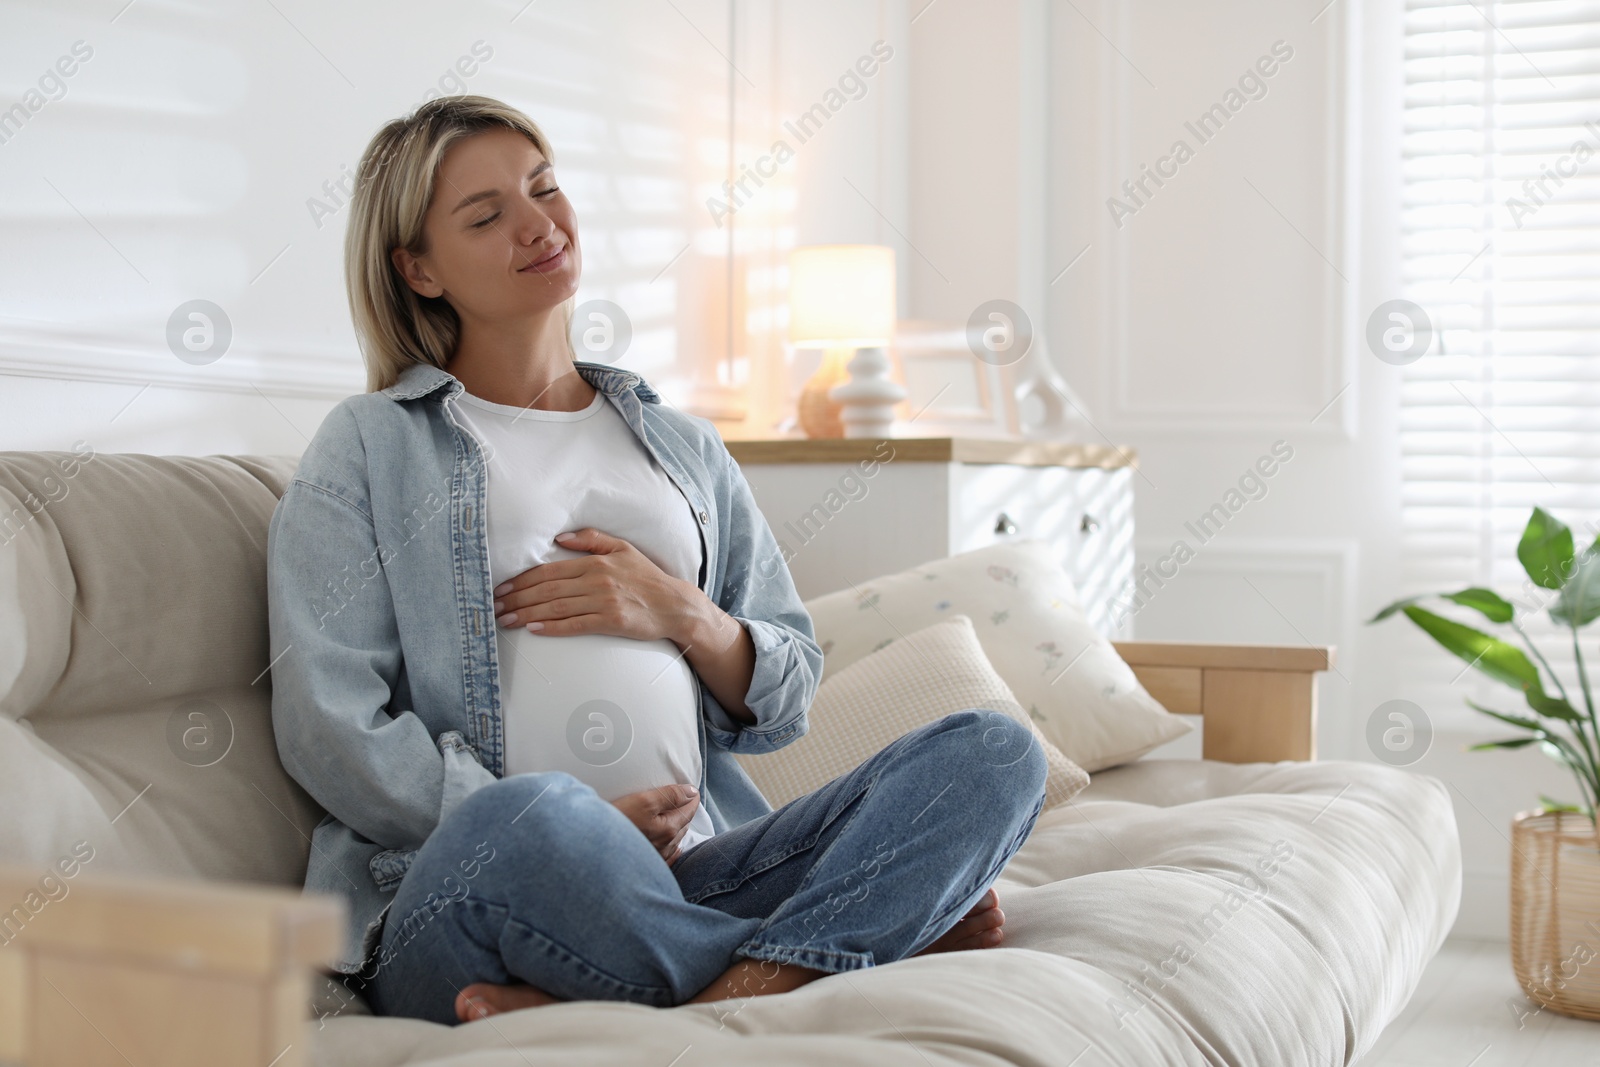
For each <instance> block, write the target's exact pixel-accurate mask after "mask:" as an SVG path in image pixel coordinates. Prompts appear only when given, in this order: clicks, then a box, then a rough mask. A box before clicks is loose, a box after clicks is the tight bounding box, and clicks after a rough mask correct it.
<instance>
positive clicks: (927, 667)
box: [734, 615, 1089, 811]
mask: <svg viewBox="0 0 1600 1067" xmlns="http://www.w3.org/2000/svg"><path fill="white" fill-rule="evenodd" d="M968 708H988V709H991V710H994V711H998V712H1001V713H1002V714H1004V715H1007V716H1009V717H1011V718H1012V719H1015V720H1016V721H1017V722H1020V723H1026V724H1027V726H1028V728H1029V730H1030V731H1031V732H1032V733H1033V737H1034V740H1035V741H1036V742H1037V743H1038V744H1039V747H1040V748H1041V749H1042V750H1043V751H1044V755H1045V760H1046V762H1048V763H1049V765H1050V771H1049V774H1048V775H1047V776H1046V778H1045V800H1044V810H1045V811H1049V810H1050V809H1051V808H1053V807H1055V806H1056V805H1057V804H1065V803H1066V802H1067V801H1069V800H1071V799H1072V798H1073V797H1074V796H1076V795H1077V794H1078V792H1079V791H1080V790H1082V789H1083V788H1084V786H1086V785H1088V784H1089V776H1088V775H1087V774H1085V773H1084V771H1083V768H1081V767H1079V766H1078V765H1077V764H1075V763H1073V762H1072V761H1071V760H1069V759H1067V758H1066V757H1065V756H1063V755H1062V754H1061V751H1060V749H1058V748H1056V746H1055V745H1052V744H1051V743H1050V742H1049V741H1048V740H1047V739H1046V738H1045V736H1044V735H1043V734H1041V733H1040V732H1039V729H1038V727H1037V726H1035V725H1034V724H1033V723H1032V722H1030V721H1029V719H1028V715H1027V713H1026V712H1025V711H1023V710H1022V706H1021V705H1020V704H1018V703H1017V701H1016V698H1015V697H1013V696H1012V695H1011V690H1010V689H1008V688H1006V683H1005V681H1004V680H1003V679H1002V678H1001V677H1000V675H998V674H996V673H995V670H994V667H993V666H991V665H990V663H989V661H988V659H987V658H985V656H984V654H983V646H982V645H981V644H979V643H978V636H977V634H976V633H975V632H974V630H973V625H972V620H971V619H969V618H967V617H966V616H965V615H955V616H952V617H951V618H948V619H945V620H944V621H943V622H939V623H936V624H934V625H933V626H929V627H926V628H924V629H921V630H918V631H917V632H915V633H912V634H910V635H908V636H907V637H906V639H905V640H904V641H896V642H895V643H894V644H893V645H892V646H890V647H888V648H885V649H883V650H882V651H879V652H874V653H872V654H871V655H869V656H867V657H866V658H865V659H863V660H861V661H860V662H859V663H855V664H853V665H851V666H850V667H847V668H845V669H844V670H842V671H838V672H830V673H829V674H828V675H827V676H826V677H825V678H823V680H822V684H821V685H819V686H818V687H817V698H816V700H815V701H814V702H813V703H812V705H811V710H810V711H809V712H808V713H807V717H808V718H809V719H810V721H811V729H810V731H809V732H808V733H807V734H806V735H805V736H804V737H802V738H800V740H798V741H792V742H790V743H789V744H787V745H785V746H784V747H783V748H780V749H778V750H777V751H776V752H765V753H760V754H758V755H749V754H746V753H735V754H734V758H735V759H737V760H738V761H739V764H740V765H741V766H742V767H744V769H745V773H747V774H749V775H750V779H751V780H752V781H753V782H755V784H756V788H757V789H760V790H761V792H762V795H764V796H765V797H766V798H767V800H768V801H769V802H770V803H771V804H772V806H773V807H774V808H777V807H781V806H782V805H784V804H787V803H788V802H789V801H791V800H793V799H794V798H795V797H799V796H804V795H805V794H807V793H809V792H811V791H812V790H814V789H817V788H820V787H821V786H823V785H826V784H827V783H828V782H831V781H833V779H835V778H837V777H838V776H839V775H841V774H844V773H845V772H846V771H850V770H854V769H855V768H856V767H858V766H860V765H861V764H862V763H863V762H864V761H865V760H866V759H867V757H868V756H871V755H872V754H873V753H875V752H877V751H879V750H880V749H882V748H883V747H884V746H886V745H888V744H889V743H890V742H892V741H894V740H896V739H897V738H900V737H903V736H904V735H906V734H908V733H910V732H911V731H912V730H915V729H916V728H917V727H919V726H922V725H923V724H925V723H930V722H933V721H935V720H936V719H942V718H944V717H945V716H946V715H948V714H950V713H951V712H953V711H965V710H966V709H968Z"/></svg>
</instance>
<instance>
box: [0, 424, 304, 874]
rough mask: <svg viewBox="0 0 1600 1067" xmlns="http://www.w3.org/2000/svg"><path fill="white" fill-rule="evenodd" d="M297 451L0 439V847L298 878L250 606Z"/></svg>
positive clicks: (29, 861) (94, 864)
mask: <svg viewBox="0 0 1600 1067" xmlns="http://www.w3.org/2000/svg"><path fill="white" fill-rule="evenodd" d="M297 463H298V459H297V458H296V457H293V456H203V457H189V456H146V455H137V454H117V453H99V454H96V453H93V452H92V451H91V450H85V451H84V452H81V453H75V452H67V451H61V452H0V810H3V811H4V813H5V818H4V819H3V820H0V862H5V863H17V864H23V865H28V866H33V865H37V866H38V867H39V868H40V869H41V871H43V870H45V869H47V868H51V867H54V866H55V865H56V864H57V862H58V861H59V860H61V859H62V858H63V857H67V856H69V855H76V856H77V858H78V859H79V860H80V861H82V859H83V852H84V851H86V850H92V855H93V859H91V860H88V861H87V863H86V866H87V867H88V868H90V869H97V870H99V869H106V870H110V869H115V870H126V871H139V872H150V873H163V874H169V875H175V876H180V877H182V876H189V877H195V878H203V879H225V880H237V881H251V882H267V883H276V884H284V885H299V884H301V882H302V881H303V879H304V875H305V868H306V858H307V856H308V854H309V850H310V834H311V830H312V828H313V827H315V826H316V824H317V822H318V821H319V820H320V819H321V817H322V814H323V813H322V810H321V808H320V807H319V806H318V805H317V803H316V802H315V801H314V800H312V799H311V798H310V797H309V796H308V795H307V794H306V793H305V792H304V790H302V789H301V788H300V787H299V786H298V785H297V784H296V783H295V782H294V780H293V779H291V778H290V777H289V776H288V775H287V774H286V773H285V772H284V770H283V766H282V765H281V764H280V763H279V761H278V753H277V747H276V745H275V743H274V741H273V737H272V714H271V688H270V683H271V676H270V674H269V673H268V671H267V667H268V662H267V661H268V640H267V604H266V560H267V525H268V522H269V521H270V520H271V518H272V512H273V508H274V507H275V506H276V505H277V501H278V498H279V497H280V496H281V495H282V494H283V490H284V488H285V486H286V485H287V484H288V480H289V478H290V477H292V476H293V473H294V469H295V466H296V464H297ZM84 843H86V846H85V844H84Z"/></svg>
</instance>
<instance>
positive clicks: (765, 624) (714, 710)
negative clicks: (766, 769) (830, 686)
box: [703, 450, 822, 753]
mask: <svg viewBox="0 0 1600 1067" xmlns="http://www.w3.org/2000/svg"><path fill="white" fill-rule="evenodd" d="M723 454H724V456H725V457H726V460H727V467H726V469H725V471H724V473H723V480H724V485H725V487H726V492H725V494H724V496H725V499H724V500H723V501H722V509H723V514H722V516H721V520H722V522H723V523H724V524H725V537H724V540H723V545H724V553H723V555H724V558H725V559H726V560H727V565H726V569H725V577H724V580H723V583H722V590H721V594H720V596H719V598H718V600H717V606H718V607H720V608H721V609H722V610H723V611H725V612H727V613H728V614H729V615H731V616H733V618H735V619H737V620H738V621H739V623H740V625H742V626H743V627H744V628H745V629H746V630H748V631H749V632H750V639H751V641H752V642H753V643H754V645H755V650H756V661H755V671H754V673H753V674H752V675H751V677H750V689H749V692H748V693H746V695H745V703H746V704H748V705H749V707H750V710H751V711H752V712H754V713H755V716H756V721H755V722H754V723H742V722H739V721H738V720H736V719H734V718H733V717H732V716H731V715H729V714H728V712H727V710H726V709H724V708H723V707H722V705H720V704H718V703H717V700H716V698H715V697H714V696H712V695H711V692H710V690H708V689H707V690H703V691H704V693H705V707H706V732H707V736H708V737H709V739H710V740H711V741H712V742H713V743H715V744H716V745H717V746H718V747H720V748H725V749H728V750H729V751H731V752H750V753H756V752H771V751H773V750H774V749H779V748H782V747H783V746H784V745H787V744H788V743H789V742H791V741H795V740H798V739H799V738H801V737H804V736H805V734H806V731H807V730H808V729H810V723H809V721H808V720H807V718H806V712H807V711H808V710H809V709H810V708H811V702H812V700H813V699H815V697H816V695H817V685H818V684H819V683H820V682H821V680H822V649H821V647H819V646H818V645H817V640H816V630H815V628H814V627H813V626H812V623H811V614H810V613H809V612H808V611H806V608H805V604H804V603H803V602H802V601H801V599H800V594H799V593H798V592H796V591H795V587H794V579H793V577H791V576H790V574H789V565H788V564H787V563H786V562H784V559H783V554H782V552H781V550H780V549H779V547H778V542H777V539H776V538H775V537H773V535H772V528H771V527H770V526H768V525H767V520H766V517H765V516H764V515H762V514H761V509H760V508H758V507H757V506H756V501H755V497H754V495H753V494H752V493H751V492H750V485H749V483H748V482H746V481H745V477H744V472H743V471H741V470H740V469H739V465H738V464H737V463H735V462H734V460H733V457H732V456H731V455H729V454H728V453H727V452H726V450H724V453H723Z"/></svg>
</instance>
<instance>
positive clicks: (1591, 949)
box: [1511, 811, 1600, 1019]
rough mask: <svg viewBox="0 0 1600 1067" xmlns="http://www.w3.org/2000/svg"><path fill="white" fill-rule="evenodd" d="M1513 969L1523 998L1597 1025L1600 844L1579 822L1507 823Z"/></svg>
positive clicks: (1550, 817)
mask: <svg viewBox="0 0 1600 1067" xmlns="http://www.w3.org/2000/svg"><path fill="white" fill-rule="evenodd" d="M1511 966H1512V968H1513V969H1514V970H1515V971H1516V974H1517V981H1518V982H1520V983H1521V984H1522V991H1523V992H1524V993H1526V994H1527V995H1528V998H1529V999H1530V1000H1532V1001H1534V1002H1535V1003H1536V1004H1539V1005H1541V1006H1542V1007H1546V1008H1549V1009H1550V1010H1552V1011H1557V1012H1560V1013H1561V1014H1563V1015H1572V1016H1576V1017H1577V1018H1580V1019H1600V842H1597V841H1596V840H1595V834H1594V827H1593V825H1592V824H1591V823H1590V822H1589V820H1588V819H1587V818H1585V817H1584V816H1582V815H1573V814H1568V813H1565V812H1551V813H1549V814H1540V813H1538V812H1532V811H1525V812H1523V813H1521V814H1520V815H1518V816H1517V817H1516V818H1515V819H1514V820H1513V821H1512V824H1511Z"/></svg>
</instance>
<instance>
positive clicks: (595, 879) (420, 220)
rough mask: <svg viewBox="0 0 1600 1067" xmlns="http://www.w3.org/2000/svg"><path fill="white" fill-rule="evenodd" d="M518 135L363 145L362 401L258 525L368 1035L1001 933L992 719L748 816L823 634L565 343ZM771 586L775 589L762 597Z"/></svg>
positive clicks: (446, 101)
mask: <svg viewBox="0 0 1600 1067" xmlns="http://www.w3.org/2000/svg"><path fill="white" fill-rule="evenodd" d="M553 163H554V156H553V154H552V152H551V149H550V146H549V144H548V142H547V141H546V140H545V138H544V135H543V134H542V133H541V132H540V130H539V128H538V127H537V126H535V125H534V123H533V122H532V121H531V120H530V119H529V118H528V117H527V116H525V115H523V114H522V113H521V112H519V111H517V110H516V109H514V108H511V107H508V106H506V105H505V104H502V103H500V102H499V101H496V100H492V99H489V98H486V97H481V96H459V97H446V98H443V99H440V100H436V101H433V102H430V103H428V104H425V105H423V106H422V107H421V108H419V109H418V110H417V111H416V112H415V113H413V114H412V115H410V116H408V117H406V118H404V119H400V120H396V121H394V122H391V123H389V124H388V125H386V126H385V127H384V128H383V129H382V130H381V131H379V133H378V134H377V136H376V137H374V139H373V141H372V143H371V144H370V145H369V146H368V148H367V151H366V153H365V154H364V155H363V157H362V160H361V164H360V167H359V168H358V181H359V185H358V187H357V190H356V193H355V196H354V198H353V200H352V204H351V211H350V221H349V231H348V235H347V238H346V254H345V266H346V274H347V280H348V288H349V297H350V305H351V310H352V314H353V317H354V320H355V326H356V332H357V335H358V337H359V339H360V341H361V345H362V352H363V356H364V358H365V361H366V365H367V372H368V374H367V386H368V389H367V392H366V393H364V394H361V395H358V396H353V397H350V398H348V399H346V400H344V401H342V402H340V403H339V404H338V405H337V406H335V407H334V409H333V410H332V411H331V412H330V413H329V415H328V416H327V418H326V419H325V420H324V421H323V423H322V426H321V428H320V429H319V430H318V431H317V435H316V438H315V439H314V440H313V441H312V442H311V444H310V445H309V447H308V448H307V449H306V452H305V454H304V456H303V457H302V459H301V461H300V464H299V467H298V468H297V470H296V472H295V475H294V478H293V479H292V480H291V481H290V483H289V485H288V486H287V487H286V489H285V491H284V493H283V496H282V499H281V500H280V502H279V504H278V507H277V510H276V512H275V513H274V514H273V516H272V523H271V526H270V533H269V538H268V548H267V553H268V576H267V577H268V602H269V609H270V617H269V621H270V626H271V643H272V683H273V694H272V720H273V729H274V732H275V736H276V740H277V746H278V752H279V755H280V756H281V758H282V760H283V764H284V766H285V767H286V768H287V769H288V771H289V773H290V774H291V775H293V776H294V778H295V779H296V780H297V781H298V782H299V783H300V784H301V785H302V786H303V787H304V788H305V789H306V791H307V792H308V793H310V794H311V796H312V797H313V798H315V799H316V801H317V802H318V803H319V804H321V805H322V807H323V808H324V809H326V811H327V815H326V817H324V818H323V820H322V821H321V823H319V824H318V826H317V827H316V829H315V831H314V833H313V836H312V842H311V856H310V865H309V869H308V871H307V875H306V887H307V888H308V889H310V890H317V891H322V892H328V893H336V894H339V895H342V896H343V897H344V898H345V899H346V900H348V902H349V904H350V926H349V929H348V931H347V939H346V945H345V949H344V951H343V953H342V954H341V958H340V959H339V960H338V961H337V962H336V963H335V965H334V971H335V972H336V973H337V974H338V975H339V976H340V977H341V980H342V981H344V982H345V984H346V985H347V986H348V987H349V988H350V989H358V990H362V991H364V992H365V994H366V996H367V998H368V1002H369V1003H370V1005H371V1007H372V1010H373V1011H374V1012H376V1013H378V1014H380V1015H399V1016H409V1017H413V1018H419V1019H427V1020H432V1021H435V1022H439V1023H444V1024H454V1023H456V1022H459V1021H466V1020H471V1019H476V1018H481V1017H483V1016H485V1015H490V1014H493V1013H495V1012H498V1011H506V1010H511V1009H514V1008H521V1007H529V1006H534V1005H541V1004H549V1003H553V1002H556V1001H567V1000H625V1001H632V1002H635V1003H639V1004H647V1005H654V1006H658V1007H671V1006H674V1005H678V1004H684V1003H695V1002H702V1001H714V1000H720V999H725V998H728V997H733V996H750V995H763V994H770V993H780V992H784V991H786V990H791V989H794V988H796V987H798V986H800V985H803V984H805V983H806V982H808V981H811V980H813V979H816V978H819V977H822V976H823V975H826V974H832V973H836V972H840V971H848V970H852V969H856V968H861V967H870V966H874V965H877V964H881V963H889V962H892V961H895V960H899V959H903V958H905V957H907V956H912V955H917V954H920V953H923V952H932V951H945V950H950V949H978V948H986V947H989V946H992V945H995V944H998V943H999V942H1000V940H1001V924H1002V922H1003V916H1002V914H1001V912H1000V909H999V907H998V903H997V898H996V896H995V893H994V891H993V889H992V888H991V886H992V883H993V882H994V880H995V878H996V877H997V876H998V874H999V872H1000V870H1001V868H1002V867H1004V865H1005V863H1006V862H1007V860H1009V859H1010V858H1011V856H1012V854H1013V853H1014V852H1015V851H1016V849H1017V847H1018V846H1019V845H1020V844H1021V842H1022V841H1023V839H1024V838H1026V837H1027V835H1028V833H1029V831H1030V830H1031V829H1032V828H1033V824H1034V821H1035V820H1036V819H1037V818H1038V815H1039V811H1040V809H1041V806H1042V804H1043V800H1044V780H1045V760H1044V757H1043V754H1042V753H1041V752H1040V751H1039V750H1038V748H1037V746H1036V745H1034V744H1033V742H1032V738H1031V737H1030V735H1029V732H1028V730H1027V729H1026V727H1024V726H1021V725H1019V724H1017V723H1016V722H1014V721H1013V720H1011V719H1010V718H1008V717H1006V716H1005V715H1002V714H1000V713H999V712H997V711H991V710H989V709H985V708H973V709H968V710H965V711H961V712H957V713H955V714H952V715H948V716H946V717H944V718H943V719H940V720H938V721H936V722H933V723H930V724H928V725H926V726H923V727H921V728H919V729H917V730H914V731H912V732H911V733H909V734H907V735H905V736H904V737H902V738H900V739H899V740H897V741H895V742H893V743H892V744H890V745H888V746H887V747H886V748H884V749H883V750H882V751H880V752H878V753H876V754H875V755H873V756H872V757H870V758H869V759H867V760H866V761H865V762H864V763H862V764H861V765H860V766H859V767H857V768H856V769H855V770H853V771H850V772H848V773H846V774H844V775H841V776H840V777H838V778H836V779H834V780H833V781H832V782H830V783H828V784H827V785H825V786H823V787H821V788H820V789H818V790H816V791H815V792H813V793H810V794H808V795H806V796H803V797H800V798H798V799H796V800H794V801H792V802H790V803H788V804H786V805H784V806H783V807H781V808H779V809H777V810H776V811H774V810H773V809H772V807H771V805H770V804H768V803H767V801H766V800H765V798H763V797H762V795H761V794H760V792H759V791H757V790H756V788H755V786H754V785H753V784H752V783H751V781H750V779H749V777H748V776H746V775H745V773H744V771H743V769H742V768H741V767H740V766H739V764H738V762H737V761H736V760H735V759H734V758H733V753H735V752H744V753H761V752H769V751H772V750H774V749H777V748H780V747H782V746H783V745H785V744H788V743H789V742H791V741H793V740H795V739H796V738H798V737H800V736H802V735H803V734H804V733H805V732H806V729H807V722H806V709H807V708H808V707H809V705H810V703H811V701H812V698H813V697H814V695H815V693H816V689H817V683H818V681H819V680H820V675H821V669H822V653H821V650H820V649H819V648H818V646H817V643H816V640H815V637H814V631H813V629H812V624H811V618H810V616H809V615H808V614H807V613H806V610H805V607H804V605H803V604H802V602H801V601H800V598H799V596H798V595H797V593H796V591H795V588H794V583H793V581H792V579H791V577H790V575H789V572H788V569H787V567H786V566H785V565H784V563H783V561H782V559H781V557H780V555H779V548H778V545H777V543H776V540H775V539H774V537H773V535H772V532H771V530H770V529H769V527H768V526H767V523H766V522H765V520H764V519H763V518H762V516H761V513H760V512H759V511H758V510H757V508H756V505H755V502H754V500H753V498H752V496H751V493H750V490H749V487H748V485H747V484H746V482H745V480H744V478H743V476H742V474H741V473H740V471H739V467H738V465H737V464H735V463H734V462H733V460H732V457H730V456H729V454H728V452H727V450H726V448H725V447H724V446H723V444H722V440H721V438H720V436H719V435H718V433H717V431H716V428H715V427H714V426H713V425H712V423H710V422H709V421H707V420H705V419H702V418H699V417H696V416H691V415H687V414H685V413H683V412H681V411H679V410H677V409H676V408H674V407H672V406H671V405H669V404H666V403H664V402H663V401H662V399H661V398H660V397H659V396H658V395H657V394H656V393H655V391H654V390H652V389H651V388H650V386H649V385H648V384H647V383H646V382H645V381H644V379H643V378H641V377H640V376H639V375H637V374H634V373H632V372H629V371H625V370H622V369H619V368H616V367H613V366H610V365H608V364H607V363H604V362H588V361H581V360H577V359H576V358H575V356H574V352H573V349H572V347H571V345H570V342H569V341H568V336H569V334H568V331H569V326H570V318H571V314H572V302H573V297H574V294H575V293H576V292H577V289H578V278H579V272H580V269H581V266H582V251H581V248H580V245H579V242H578V227H577V221H576V219H575V217H574V214H573V209H572V205H571V203H570V202H569V201H568V199H567V197H566V194H565V193H563V192H562V190H561V189H560V187H559V186H558V185H557V184H556V176H555V171H554V169H553ZM769 574H770V575H772V577H770V578H768V577H763V575H769Z"/></svg>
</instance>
